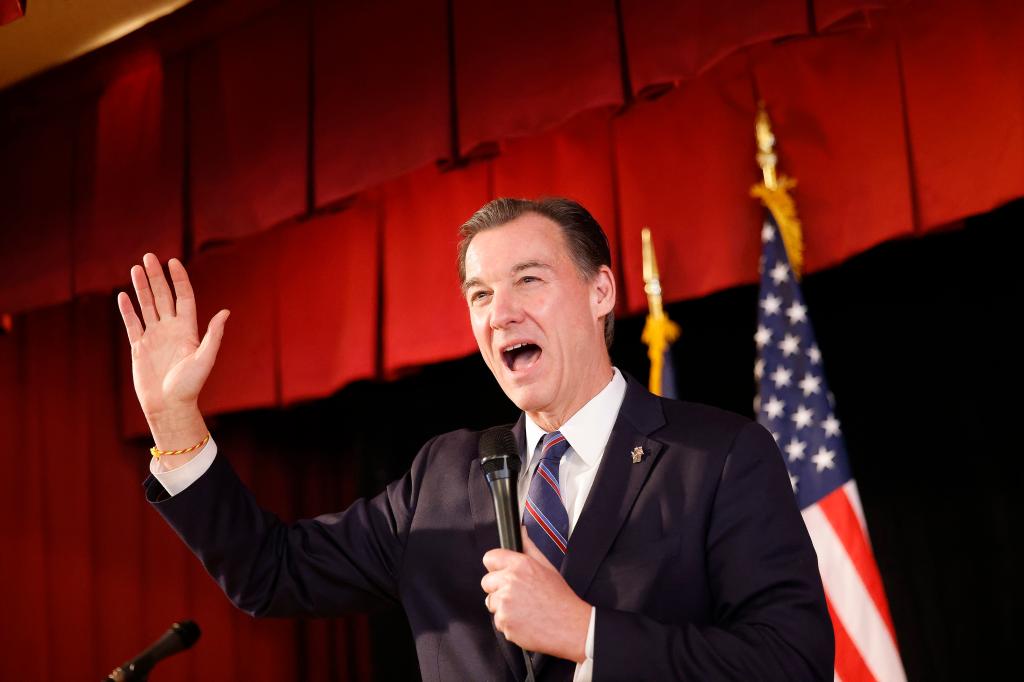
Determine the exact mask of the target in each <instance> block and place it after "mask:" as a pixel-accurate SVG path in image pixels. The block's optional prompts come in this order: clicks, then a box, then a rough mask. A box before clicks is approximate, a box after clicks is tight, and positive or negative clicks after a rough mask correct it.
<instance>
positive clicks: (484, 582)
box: [480, 571, 507, 593]
mask: <svg viewBox="0 0 1024 682" xmlns="http://www.w3.org/2000/svg"><path fill="white" fill-rule="evenodd" d="M506 582H507V581H506V578H505V575H504V573H502V572H501V571H491V572H490V573H488V574H487V575H485V576H484V577H483V578H481V579H480V587H481V588H483V591H484V592H487V593H491V592H497V591H498V590H499V589H501V587H502V586H503V585H504V584H505V583H506Z"/></svg>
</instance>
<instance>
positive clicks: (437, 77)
mask: <svg viewBox="0 0 1024 682" xmlns="http://www.w3.org/2000/svg"><path fill="white" fill-rule="evenodd" d="M267 4H268V5H269V7H268V8H267V9H266V10H264V11H263V12H262V13H261V14H258V15H257V16H255V17H251V18H247V19H246V21H245V22H243V23H241V24H239V25H237V26H231V25H230V24H229V23H228V24H224V19H223V17H218V21H219V22H220V24H218V26H219V28H218V29H217V32H216V33H215V35H213V36H207V37H205V39H204V40H201V41H198V42H195V43H194V44H186V45H185V46H184V47H182V46H181V45H180V44H178V43H174V45H175V47H174V49H173V50H170V51H169V52H167V53H166V54H165V53H162V52H161V51H160V50H161V49H162V48H161V45H162V44H161V43H160V41H159V40H157V39H155V38H154V40H153V41H152V44H150V45H145V46H144V47H145V49H140V48H139V46H138V45H135V46H134V47H133V49H132V50H131V51H130V52H129V53H126V54H127V55H128V56H126V57H125V58H124V59H123V60H122V61H121V62H118V63H117V64H118V68H116V69H111V68H109V67H108V68H107V71H105V72H104V73H108V72H109V74H111V75H110V76H109V78H108V79H107V80H105V81H104V83H103V87H102V89H101V92H99V94H98V95H96V94H95V93H93V94H92V95H90V96H88V97H85V96H81V97H78V98H77V99H75V100H74V106H70V105H69V106H65V107H63V109H61V110H59V111H58V110H56V109H55V108H52V107H51V109H52V110H49V109H48V110H47V111H48V113H47V115H46V116H36V115H32V113H33V112H34V111H35V109H33V106H32V105H31V102H29V103H25V102H28V100H29V99H30V98H29V97H28V95H27V94H26V95H24V98H23V99H24V100H25V102H22V100H19V99H18V98H17V95H18V94H19V91H17V90H16V91H14V92H12V93H8V95H7V96H6V97H5V98H4V99H3V101H2V102H0V105H6V106H4V107H3V108H0V111H3V112H6V116H7V118H8V119H9V120H10V121H11V123H10V125H8V126H7V127H5V128H4V133H3V135H2V136H0V156H2V158H3V164H2V166H0V173H2V174H3V182H0V205H2V206H3V207H4V208H3V216H4V229H3V230H2V231H0V244H2V248H0V309H2V310H8V311H12V312H17V311H20V310H27V309H30V308H34V307H38V306H42V305H50V304H54V303H59V302H61V301H64V300H67V299H69V298H70V297H72V296H74V295H77V294H81V293H85V292H89V291H109V289H110V288H111V287H113V286H124V284H125V283H126V282H125V280H126V273H127V270H128V268H129V267H130V265H131V264H132V263H133V262H136V261H137V260H138V258H139V256H140V255H141V253H142V252H143V251H145V250H153V251H155V252H157V253H158V254H159V255H160V256H161V257H162V258H164V259H166V258H167V257H169V256H171V255H177V254H178V253H180V252H181V251H182V248H183V247H187V248H189V249H190V251H189V253H186V254H185V255H186V256H187V257H188V260H189V266H190V269H191V271H192V272H193V274H194V277H195V279H196V288H197V291H199V294H200V306H202V308H203V309H202V313H203V314H204V315H206V316H208V315H210V314H212V313H213V312H215V311H216V310H217V309H219V308H221V307H228V308H231V309H232V311H233V317H232V319H231V322H229V327H230V328H242V329H244V330H245V333H244V334H242V333H237V334H230V333H229V335H228V340H227V341H226V345H225V352H224V358H222V360H221V362H219V363H218V366H217V370H216V372H215V374H214V376H213V377H212V378H211V384H210V387H209V388H208V390H207V391H206V393H205V394H204V401H206V403H207V404H206V406H205V407H206V409H207V410H208V411H210V412H212V413H217V412H225V411H232V410H238V409H245V408H253V407H260V406H272V405H279V404H283V403H287V402H291V401H295V400H304V399H310V398H315V397H318V396H323V395H326V394H328V393H330V392H332V391H334V390H337V389H338V388H340V387H341V386H343V385H344V384H345V383H347V382H349V381H353V380H356V379H359V378H368V377H375V376H389V375H392V374H393V373H394V372H396V371H401V370H402V369H404V368H408V367H413V366H417V365H422V364H424V363H429V362H434V361H437V360H441V359H445V358H451V357H456V356H459V355H462V354H465V353H469V352H472V351H473V350H474V344H473V341H472V338H471V336H470V334H469V330H468V325H467V324H466V320H465V313H464V310H463V307H462V305H463V304H462V303H461V301H460V300H459V297H458V289H457V282H455V276H454V272H455V268H454V245H455V241H456V236H455V229H456V227H457V226H458V225H459V224H460V223H461V222H462V221H463V220H464V219H465V218H466V217H468V216H469V214H470V213H471V212H472V211H473V210H474V209H475V208H477V207H478V206H479V205H480V204H481V203H483V202H484V201H486V200H487V199H489V198H491V197H493V196H498V195H507V194H517V195H539V194H551V193H558V194H566V195H569V196H573V197H576V198H578V199H580V200H582V201H583V202H584V203H585V204H586V205H587V206H589V207H590V208H591V210H592V211H593V212H594V213H595V215H596V216H597V217H598V219H599V220H600V221H601V223H602V224H603V225H604V226H605V228H606V230H607V231H608V233H609V237H610V240H611V241H612V243H613V253H614V254H615V257H616V259H617V262H616V266H617V268H618V270H619V273H620V282H619V284H620V294H621V295H620V309H619V312H620V313H622V314H629V313H636V312H638V311H640V310H642V309H643V307H644V305H645V296H644V294H643V292H642V283H641V279H640V272H639V270H640V257H639V237H638V232H639V230H640V228H642V227H644V226H650V227H651V228H652V230H653V232H654V238H655V243H656V246H657V250H658V255H659V258H660V261H661V269H662V279H663V286H664V289H665V293H666V296H667V297H668V299H669V300H679V299H683V298H689V297H694V296H700V295H703V294H706V293H709V292H713V291H716V290H720V289H722V288H726V287H730V286H734V285H737V284H742V283H747V282H752V281H754V279H755V277H756V266H757V226H758V225H759V223H760V209H759V207H758V206H757V204H756V203H755V202H754V201H753V200H751V199H750V198H749V196H748V191H749V188H750V186H751V185H752V184H754V183H755V182H756V181H757V180H758V175H759V173H758V171H757V168H756V166H755V163H754V160H753V156H754V142H753V135H752V127H753V126H752V121H753V115H754V111H755V106H756V101H757V99H758V98H761V99H763V100H765V102H766V103H767V106H768V110H769V112H770V114H771V115H772V116H773V119H774V123H775V130H776V134H777V137H778V151H779V155H780V162H781V163H780V165H781V169H782V171H783V172H784V173H786V174H788V175H791V176H793V177H795V178H797V179H798V181H799V186H798V187H797V189H796V193H795V196H796V199H797V202H798V206H799V209H800V213H801V216H802V218H803V222H804V226H805V239H806V250H807V252H806V262H807V266H808V268H809V269H810V270H811V271H814V270H818V269H821V268H824V267H828V266H830V265H834V264H836V263H838V262H840V261H842V260H843V259H845V258H848V257H849V256H851V255H853V254H856V253H858V252H860V251H862V250H864V249H867V248H870V247H872V246H874V245H876V244H878V243H880V242H882V241H885V240H887V239H893V238H898V237H903V236H907V235H912V234H917V233H920V232H923V231H928V230H933V229H938V228H941V227H943V226H944V225H947V224H949V223H951V222H953V221H956V220H958V219H960V218H963V217H965V216H967V215H971V214H974V213H978V212H981V211H985V210H988V209H990V208H992V207H994V206H997V205H999V204H1001V203H1004V202H1006V201H1008V200H1010V199H1013V198H1015V197H1017V196H1020V195H1021V194H1024V105H1022V104H1021V102H1022V101H1024V95H1022V90H1024V86H1022V82H1021V80H1020V79H1019V78H1018V77H1017V76H1018V74H1019V73H1020V72H1021V67H1022V66H1024V64H1022V60H1024V58H1022V57H1021V56H1020V51H1019V49H1018V46H1019V44H1020V42H1021V39H1022V38H1024V9H1022V8H1021V6H1020V5H1019V4H1018V3H1015V2H1010V0H998V1H994V2H991V3H985V4H984V6H981V5H979V4H977V3H970V2H966V0H919V1H918V2H906V3H898V4H895V5H894V3H886V2H855V1H854V0H820V1H818V2H814V3H813V4H811V5H810V6H809V5H808V4H807V3H805V2H792V3H789V2H784V3H771V11H769V10H768V8H767V6H766V4H765V3H746V2H741V1H740V0H736V1H735V2H731V3H726V4H725V5H722V4H721V3H713V2H697V3H683V4H679V3H668V2H664V3H659V2H640V1H639V0H637V1H629V2H622V3H619V4H618V5H616V4H615V3H603V4H602V3H598V4H597V5H594V4H592V3H580V4H579V5H578V6H576V5H572V4H571V3H570V4H569V5H565V6H564V8H563V9H560V10H558V11H553V10H551V11H549V10H545V9H544V7H543V6H542V5H541V4H530V3H528V4H527V5H525V6H523V5H516V11H515V12H513V10H512V9H511V5H509V6H508V7H505V8H504V9H501V8H500V7H499V10H498V11H499V14H498V15H490V14H485V13H483V10H482V9H480V8H479V7H477V5H476V4H474V3H461V2H456V3H444V2H436V3H412V4H411V5H410V6H409V8H408V11H401V12H399V11H396V10H395V8H393V7H390V6H389V7H387V8H385V7H383V6H381V7H378V6H376V5H374V6H373V7H370V6H363V5H344V6H342V5H338V4H336V3H328V2H325V1H320V0H316V1H313V2H310V3H299V4H294V3H289V4H286V5H273V4H272V3H267ZM684 5H685V7H684ZM560 7H561V6H560ZM876 7H883V9H881V10H878V11H867V10H871V9H872V8H876ZM502 12H503V14H502ZM495 17H498V18H500V19H501V20H500V21H499V20H498V19H496V18H495ZM730 18H731V20H730ZM171 19H173V17H171ZM193 23H195V22H193ZM428 28H429V30H427V29H428ZM200 29H201V27H200V28H197V27H195V26H191V27H190V28H189V29H188V30H189V31H192V32H193V33H195V34H196V35H199V34H201V30H200ZM812 29H814V31H815V33H813V34H809V32H810V31H811V30H812ZM181 32H182V33H187V32H186V31H185V29H184V28H183V29H182V30H181ZM171 33H173V31H172V30H171V28H168V27H167V26H162V27H161V29H160V31H159V32H157V35H158V36H163V38H161V39H163V40H166V36H167V35H168V34H171ZM189 35H191V34H189ZM776 38H787V39H786V40H783V41H775V42H769V41H771V40H772V39H776ZM161 55H163V56H161ZM129 57H130V58H129ZM108 61H109V60H108ZM115 61H116V60H115ZM73 67H74V65H72V66H71V67H68V69H67V73H68V74H73V73H74V68H73ZM83 68H84V67H83ZM60 75H61V74H57V75H56V76H53V77H52V78H54V79H57V77H58V76H60ZM65 77H68V76H65ZM39 87H40V88H41V87H42V86H39ZM627 90H628V91H627ZM26 92H30V93H31V94H33V95H37V94H38V93H36V91H35V90H26ZM637 95H638V96H639V99H635V96H637ZM656 95H657V96H656ZM83 97H84V99H83ZM631 98H632V99H631ZM37 99H43V98H37ZM33 101H34V100H33ZM626 102H628V106H625V107H623V106H622V105H623V103H626ZM19 103H21V104H20V105H19V106H15V105H16V104H19ZM466 154H469V157H467V156H465V155H466ZM481 156H482V157H483V158H480V157H481ZM438 160H443V161H444V163H442V164H441V165H440V166H438V165H435V161H438ZM225 242H230V243H225ZM620 258H621V261H619V259H620ZM339 348H343V349H344V351H343V352H342V351H341V350H339ZM325 367H326V368H328V369H326V370H325V369H324V368H325ZM124 388H125V391H126V395H125V401H124V404H125V408H124V413H125V428H126V430H127V431H128V432H136V431H138V430H141V429H143V428H144V425H142V424H141V422H140V420H139V415H138V414H137V408H135V407H134V401H133V400H131V393H130V386H127V385H126V386H125V387H124Z"/></svg>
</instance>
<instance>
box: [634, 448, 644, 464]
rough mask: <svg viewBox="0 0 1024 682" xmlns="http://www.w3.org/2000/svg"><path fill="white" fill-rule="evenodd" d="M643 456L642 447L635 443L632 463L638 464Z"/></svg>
mask: <svg viewBox="0 0 1024 682" xmlns="http://www.w3.org/2000/svg"><path fill="white" fill-rule="evenodd" d="M643 457H644V449H643V448H642V447H640V446H639V445H637V446H636V447H635V448H633V464H639V463H640V460H641V459H643Z"/></svg>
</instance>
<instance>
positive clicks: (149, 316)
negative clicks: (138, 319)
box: [132, 265, 160, 327]
mask: <svg viewBox="0 0 1024 682" xmlns="http://www.w3.org/2000/svg"><path fill="white" fill-rule="evenodd" d="M132 284H133V285H134V286H135V298H137V299H138V301H139V310H141V311H142V319H143V320H144V321H145V322H146V326H147V327H148V326H149V325H151V324H153V323H154V322H157V321H158V320H159V319H160V317H159V316H158V315H157V314H156V306H155V305H153V292H152V291H150V290H149V279H148V278H147V277H146V271H145V270H143V269H142V266H141V265H135V266H133V267H132Z"/></svg>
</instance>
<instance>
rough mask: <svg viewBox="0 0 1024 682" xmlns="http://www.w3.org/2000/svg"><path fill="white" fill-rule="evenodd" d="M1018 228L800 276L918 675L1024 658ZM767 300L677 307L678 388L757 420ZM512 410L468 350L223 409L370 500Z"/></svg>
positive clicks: (397, 666)
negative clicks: (312, 395) (1015, 650)
mask: <svg viewBox="0 0 1024 682" xmlns="http://www.w3.org/2000/svg"><path fill="white" fill-rule="evenodd" d="M1022 226H1024V202H1016V203H1013V204H1010V205H1008V206H1005V207H1003V208H1001V209H999V210H996V211H993V212H992V213H989V214H986V215H984V216H979V217H976V218H973V219H970V220H968V221H967V224H966V227H964V228H963V229H957V230H953V231H950V232H946V233H939V234H933V235H930V236H927V237H923V238H916V239H908V240H905V241H899V242H890V243H887V244H884V245H882V246H879V247H877V248H875V249H873V250H871V251H869V252H867V253H864V254H862V255H860V256H858V257H856V258H854V259H851V260H850V261H848V262H846V263H844V264H842V265H840V266H838V267H835V268H832V269H830V270H828V271H825V272H821V273H816V274H812V275H809V276H807V277H806V278H805V279H804V282H803V289H804V294H805V297H806V300H807V304H808V307H809V309H810V315H811V319H812V323H813V324H814V327H815V331H816V333H817V337H818V342H819V347H820V348H821V351H822V354H823V357H824V363H825V371H826V375H827V378H828V381H829V384H830V387H831V389H832V391H833V393H834V394H835V397H836V401H837V414H838V416H839V418H840V421H841V422H842V424H843V430H844V433H845V436H846V439H847V446H848V449H849V455H850V458H851V460H852V467H853V471H854V475H855V477H856V479H857V483H858V485H859V487H860V492H861V497H862V501H863V506H864V512H865V515H866V517H867V522H868V527H869V530H870V533H871V540H872V543H873V546H874V549H875V553H876V556H877V560H878V563H879V567H880V570H881V573H882V578H883V580H884V582H885V587H886V591H887V594H888V597H889V603H890V607H891V610H892V615H893V619H894V621H895V626H896V632H897V636H898V638H899V644H900V648H901V652H902V655H903V660H904V665H905V667H906V671H907V674H908V677H909V678H910V679H912V680H963V679H996V678H998V677H1000V676H1001V675H1002V672H1003V671H1004V670H1013V669H1014V668H1015V665H1014V663H1015V661H1014V660H1011V658H1010V653H1011V651H1012V646H1013V645H1014V644H1015V643H1016V640H1017V639H1018V636H1019V635H1020V633H1021V627H1020V625H1019V624H1018V620H1017V614H1018V612H1020V610H1021V608H1022V606H1024V599H1022V591H1024V590H1022V588H1021V582H1020V580H1019V576H1020V574H1021V572H1022V569H1024V565H1022V562H1021V551H1020V541H1021V538H1022V537H1024V523H1022V510H1024V505H1022V503H1021V502H1020V493H1019V491H1020V490H1021V482H1022V481H1021V479H1022V476H1021V472H1022V464H1021V454H1022V448H1021V446H1020V444H1019V443H1017V442H1015V441H1014V440H1013V436H1012V433H1011V425H1012V424H1013V423H1015V417H1017V408H1018V406H1019V403H1020V400H1019V399H1018V398H1017V396H1018V391H1019V390H1020V389H1021V382H1020V374H1021V373H1020V371H1019V369H1020V363H1021V361H1020V358H1019V356H1018V354H1017V349H1018V346H1019V343H1018V342H1017V337H1016V335H1015V332H1014V331H1013V326H1014V325H1015V323H1017V322H1018V319H1019V318H1020V316H1021V304H1020V302H1021V295H1020V294H1021V284H1020V280H1019V273H1018V270H1017V267H1016V265H1017V263H1016V259H1017V258H1019V257H1020V253H1021V249H1020V247H1021V243H1022V239H1021V227H1022ZM807 238H808V239H813V238H814V234H813V233H811V234H809V235H808V236H807ZM756 305H757V289H756V287H753V286H748V287H740V288H736V289H732V290H729V291H724V292H721V293H718V294H715V295H712V296H708V297H706V298H702V299H699V300H694V301H686V302H682V303H677V304H672V305H669V306H668V312H669V314H670V315H671V317H672V318H673V319H674V320H676V321H677V322H679V324H680V325H681V326H682V329H683V335H682V338H681V340H680V341H679V342H678V343H677V344H676V345H675V346H674V348H673V353H674V359H675V364H676V369H677V372H678V384H679V387H680V391H681V393H682V397H683V399H685V400H694V401H699V402H704V403H710V404H713V405H717V406H720V407H724V408H726V409H730V410H733V411H736V412H739V413H742V414H745V415H747V416H751V417H752V416H753V408H752V399H753V396H754V390H755V385H754V380H753V363H754V354H755V351H754V343H753V333H754V329H755V323H756ZM642 326H643V319H642V318H639V317H638V318H630V319H623V320H620V321H618V323H617V326H616V341H615V344H614V347H613V352H612V356H613V360H614V362H615V364H616V365H617V366H618V367H619V368H620V369H622V370H624V371H626V372H629V373H631V374H632V375H633V376H635V377H637V378H638V379H640V380H642V381H643V380H645V379H646V375H647V360H646V352H645V348H644V347H643V346H642V345H641V343H640V341H639V339H640V330H641V328H642ZM517 416H518V413H517V411H516V409H515V408H514V406H512V405H511V403H509V402H508V400H507V399H506V398H505V397H504V395H503V394H502V393H501V391H500V389H499V388H498V386H497V384H496V382H495V381H494V380H493V378H492V377H491V375H490V373H489V372H488V371H487V369H486V367H485V366H484V364H483V362H482V361H481V360H480V359H479V357H471V358H467V359H464V360H459V361H456V362H449V363H444V364H441V365H436V366H431V367H426V368H423V369H422V370H420V371H418V372H416V373H414V374H411V375H409V376H406V377H403V378H400V379H398V380H396V381H392V382H387V383H383V382H380V383H378V382H363V383H359V384H355V385H352V386H349V387H348V388H346V389H345V390H343V391H341V392H340V393H339V394H337V395H336V396H334V397H332V398H330V399H327V400H322V401H318V402H316V403H312V404H308V405H301V406H298V407H295V408H292V409H289V410H283V411H273V412H259V413H257V414H253V413H250V414H241V415H233V416H230V417H224V418H221V419H220V420H218V422H217V423H216V424H215V425H214V429H215V430H219V431H220V433H221V434H222V435H221V436H219V440H225V439H226V438H230V434H231V432H233V431H236V430H238V431H253V430H255V431H258V432H259V433H262V434H266V436H267V438H268V439H271V440H274V441H276V443H277V444H278V445H279V447H280V448H281V452H282V453H283V456H287V457H288V458H289V460H290V461H291V462H292V463H293V464H292V465H293V466H301V467H308V468H309V471H310V475H327V472H330V471H332V470H340V469H342V468H343V469H345V470H346V471H352V470H353V469H354V470H356V471H358V475H357V478H356V480H357V481H358V484H357V487H358V490H357V491H356V492H358V493H360V494H363V495H372V494H376V493H377V492H379V491H380V490H381V489H383V487H384V486H385V485H386V484H387V483H388V482H389V481H391V480H393V479H394V478H397V477H398V476H400V475H402V473H403V472H404V471H405V469H406V468H407V467H408V465H409V463H410V462H411V460H412V458H413V456H414V455H415V454H416V452H417V451H418V449H419V447H420V446H421V445H422V444H423V443H424V442H425V441H426V440H427V439H428V438H430V437H431V436H433V435H435V434H437V433H440V432H444V431H447V430H451V429H456V428H461V427H470V428H485V427H488V426H492V425H495V424H500V423H507V422H511V421H513V420H515V419H516V417H517ZM225 432H226V433H225ZM229 456H230V455H229ZM296 460H297V461H296ZM314 472H319V473H317V474H314ZM344 498H349V496H348V495H341V494H339V499H344ZM339 506H341V504H339ZM304 511H307V512H315V513H319V512H325V511H331V509H318V510H304ZM370 624H371V625H370V630H371V637H370V645H369V646H370V647H371V649H372V667H373V677H374V679H379V680H391V679H416V678H417V677H418V672H417V665H416V657H415V651H414V649H413V644H412V638H411V635H410V632H409V628H408V626H407V624H406V622H405V619H404V617H403V615H402V613H401V612H400V611H399V610H397V609H396V610H391V611H382V612H379V613H377V614H374V615H373V616H372V617H371V619H370ZM331 668H332V669H334V670H337V674H338V679H348V678H350V677H352V676H353V675H354V670H353V668H352V667H351V666H350V665H348V664H347V663H346V661H343V660H338V661H333V662H332V664H331Z"/></svg>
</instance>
